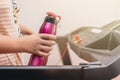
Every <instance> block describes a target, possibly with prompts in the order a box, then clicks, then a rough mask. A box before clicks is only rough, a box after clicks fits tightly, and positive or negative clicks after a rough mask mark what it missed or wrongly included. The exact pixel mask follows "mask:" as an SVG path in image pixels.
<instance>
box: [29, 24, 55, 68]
mask: <svg viewBox="0 0 120 80" xmlns="http://www.w3.org/2000/svg"><path fill="white" fill-rule="evenodd" d="M39 33H46V34H54V35H55V34H56V25H54V24H52V23H50V22H44V23H43V24H42V26H41V28H40V30H39ZM47 60H48V57H40V56H37V55H32V56H31V59H30V62H29V65H30V66H42V65H46V63H47Z"/></svg>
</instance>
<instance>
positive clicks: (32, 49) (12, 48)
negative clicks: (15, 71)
mask: <svg viewBox="0 0 120 80" xmlns="http://www.w3.org/2000/svg"><path fill="white" fill-rule="evenodd" d="M55 39H56V37H55V36H54V35H50V34H38V35H36V34H33V35H29V36H23V37H20V38H17V37H11V36H4V35H0V53H14V52H15V53H16V52H28V53H31V54H36V55H39V56H48V55H49V52H50V51H51V50H52V45H54V44H55V41H54V40H55ZM43 51H46V52H43Z"/></svg>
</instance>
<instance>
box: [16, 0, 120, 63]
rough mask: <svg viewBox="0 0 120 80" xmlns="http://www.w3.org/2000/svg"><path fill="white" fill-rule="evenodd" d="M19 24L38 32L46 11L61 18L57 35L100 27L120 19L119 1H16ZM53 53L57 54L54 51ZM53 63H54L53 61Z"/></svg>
mask: <svg viewBox="0 0 120 80" xmlns="http://www.w3.org/2000/svg"><path fill="white" fill-rule="evenodd" d="M18 2H19V6H20V22H22V23H23V24H25V25H26V26H28V27H30V28H31V29H33V30H34V31H36V32H38V30H39V28H40V25H41V24H42V22H43V20H44V17H45V16H46V15H45V14H46V12H47V11H53V12H55V13H57V14H59V15H61V17H62V21H61V27H60V28H59V29H58V32H57V35H58V36H63V35H65V34H68V33H70V32H71V31H74V30H75V29H78V28H80V27H81V26H96V27H101V26H103V25H105V24H107V23H109V22H111V21H114V20H117V19H118V18H119V17H120V0H18ZM53 52H54V53H58V52H57V51H56V50H55V51H53ZM53 62H54V61H53Z"/></svg>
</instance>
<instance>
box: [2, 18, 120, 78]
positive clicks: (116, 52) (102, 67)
mask: <svg viewBox="0 0 120 80" xmlns="http://www.w3.org/2000/svg"><path fill="white" fill-rule="evenodd" d="M74 34H75V35H77V36H78V37H80V38H81V40H82V42H83V43H81V42H79V41H78V42H75V39H74V36H73V35H74ZM66 39H67V40H68V41H69V45H70V48H71V49H72V50H73V51H74V52H75V53H76V54H77V55H78V56H79V57H80V58H82V59H84V60H86V61H88V62H89V63H80V64H79V65H78V66H73V65H63V66H14V67H12V66H1V67H0V77H1V79H3V80H8V79H9V80H17V79H20V80H21V79H24V80H28V79H29V80H73V79H74V80H110V79H112V78H114V77H116V76H117V75H118V74H120V68H119V66H120V45H119V44H120V40H119V39H120V21H119V20H118V21H113V22H111V23H110V24H107V25H105V26H103V27H101V28H96V27H81V28H80V29H78V30H76V31H74V32H72V33H70V34H68V35H67V38H66ZM67 40H65V42H66V41H67ZM66 63H70V62H66Z"/></svg>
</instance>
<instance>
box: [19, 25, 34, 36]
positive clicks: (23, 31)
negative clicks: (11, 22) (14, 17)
mask: <svg viewBox="0 0 120 80" xmlns="http://www.w3.org/2000/svg"><path fill="white" fill-rule="evenodd" d="M19 26H20V29H21V33H22V34H26V35H31V34H34V33H35V32H34V31H32V30H31V29H29V28H28V27H26V26H25V25H22V24H19Z"/></svg>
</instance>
